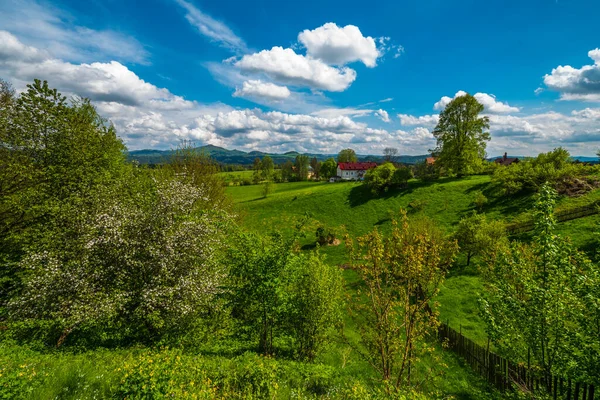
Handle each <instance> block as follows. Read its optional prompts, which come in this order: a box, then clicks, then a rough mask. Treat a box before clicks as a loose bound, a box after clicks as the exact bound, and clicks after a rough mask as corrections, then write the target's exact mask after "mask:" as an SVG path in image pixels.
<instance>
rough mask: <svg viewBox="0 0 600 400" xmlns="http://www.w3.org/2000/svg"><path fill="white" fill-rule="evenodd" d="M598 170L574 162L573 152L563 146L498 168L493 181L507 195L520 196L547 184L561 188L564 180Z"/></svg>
mask: <svg viewBox="0 0 600 400" xmlns="http://www.w3.org/2000/svg"><path fill="white" fill-rule="evenodd" d="M594 171H595V170H594V167H587V166H585V165H583V164H575V163H571V162H570V155H569V152H568V151H567V150H565V149H563V148H561V147H559V148H557V149H554V150H552V151H550V152H548V153H541V154H540V155H538V156H537V157H535V158H533V159H530V160H523V161H521V162H519V163H513V164H511V165H509V166H507V167H503V168H498V169H496V171H495V172H494V175H493V182H494V183H495V184H497V185H498V187H499V188H500V189H501V190H502V191H503V192H504V193H506V194H516V193H520V192H534V191H537V190H538V189H539V188H540V187H541V186H542V185H543V184H545V183H546V182H548V183H549V184H550V185H551V186H553V187H555V188H556V189H558V188H559V186H560V183H561V182H562V181H563V180H565V179H572V178H577V177H581V176H584V175H586V174H590V173H593V172H594Z"/></svg>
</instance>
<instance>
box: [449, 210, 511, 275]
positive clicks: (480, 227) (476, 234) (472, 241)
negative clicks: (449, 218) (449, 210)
mask: <svg viewBox="0 0 600 400" xmlns="http://www.w3.org/2000/svg"><path fill="white" fill-rule="evenodd" d="M454 239H456V241H457V242H458V245H459V247H460V250H461V252H463V253H465V255H466V257H467V266H469V264H470V263H471V257H473V256H477V255H484V254H487V255H488V256H489V255H491V254H494V249H495V248H496V247H497V246H499V245H500V244H501V243H503V242H504V241H505V240H506V234H505V231H504V224H502V223H501V222H499V221H488V220H487V218H486V217H485V215H484V214H471V215H469V216H467V217H465V218H463V219H461V220H460V222H459V223H458V226H457V228H456V231H455V232H454Z"/></svg>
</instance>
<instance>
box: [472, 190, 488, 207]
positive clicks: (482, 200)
mask: <svg viewBox="0 0 600 400" xmlns="http://www.w3.org/2000/svg"><path fill="white" fill-rule="evenodd" d="M487 203H488V198H487V197H485V195H484V194H483V193H481V192H477V195H476V196H475V199H474V200H473V204H474V205H475V208H477V210H478V211H481V210H482V209H483V207H485V205H486V204H487Z"/></svg>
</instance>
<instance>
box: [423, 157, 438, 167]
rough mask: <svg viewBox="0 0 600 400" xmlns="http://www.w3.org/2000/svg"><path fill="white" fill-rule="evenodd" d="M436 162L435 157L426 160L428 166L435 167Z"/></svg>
mask: <svg viewBox="0 0 600 400" xmlns="http://www.w3.org/2000/svg"><path fill="white" fill-rule="evenodd" d="M435 160H436V159H435V157H427V158H426V159H425V164H427V165H433V164H435Z"/></svg>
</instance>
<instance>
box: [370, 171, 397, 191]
mask: <svg viewBox="0 0 600 400" xmlns="http://www.w3.org/2000/svg"><path fill="white" fill-rule="evenodd" d="M395 172H396V167H394V165H393V164H392V163H385V164H382V165H380V166H378V167H376V168H373V169H371V170H369V171H367V173H366V174H365V184H366V185H367V187H369V189H371V192H372V193H373V194H380V193H381V192H387V191H388V189H389V188H390V186H392V178H393V177H394V173H395Z"/></svg>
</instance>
